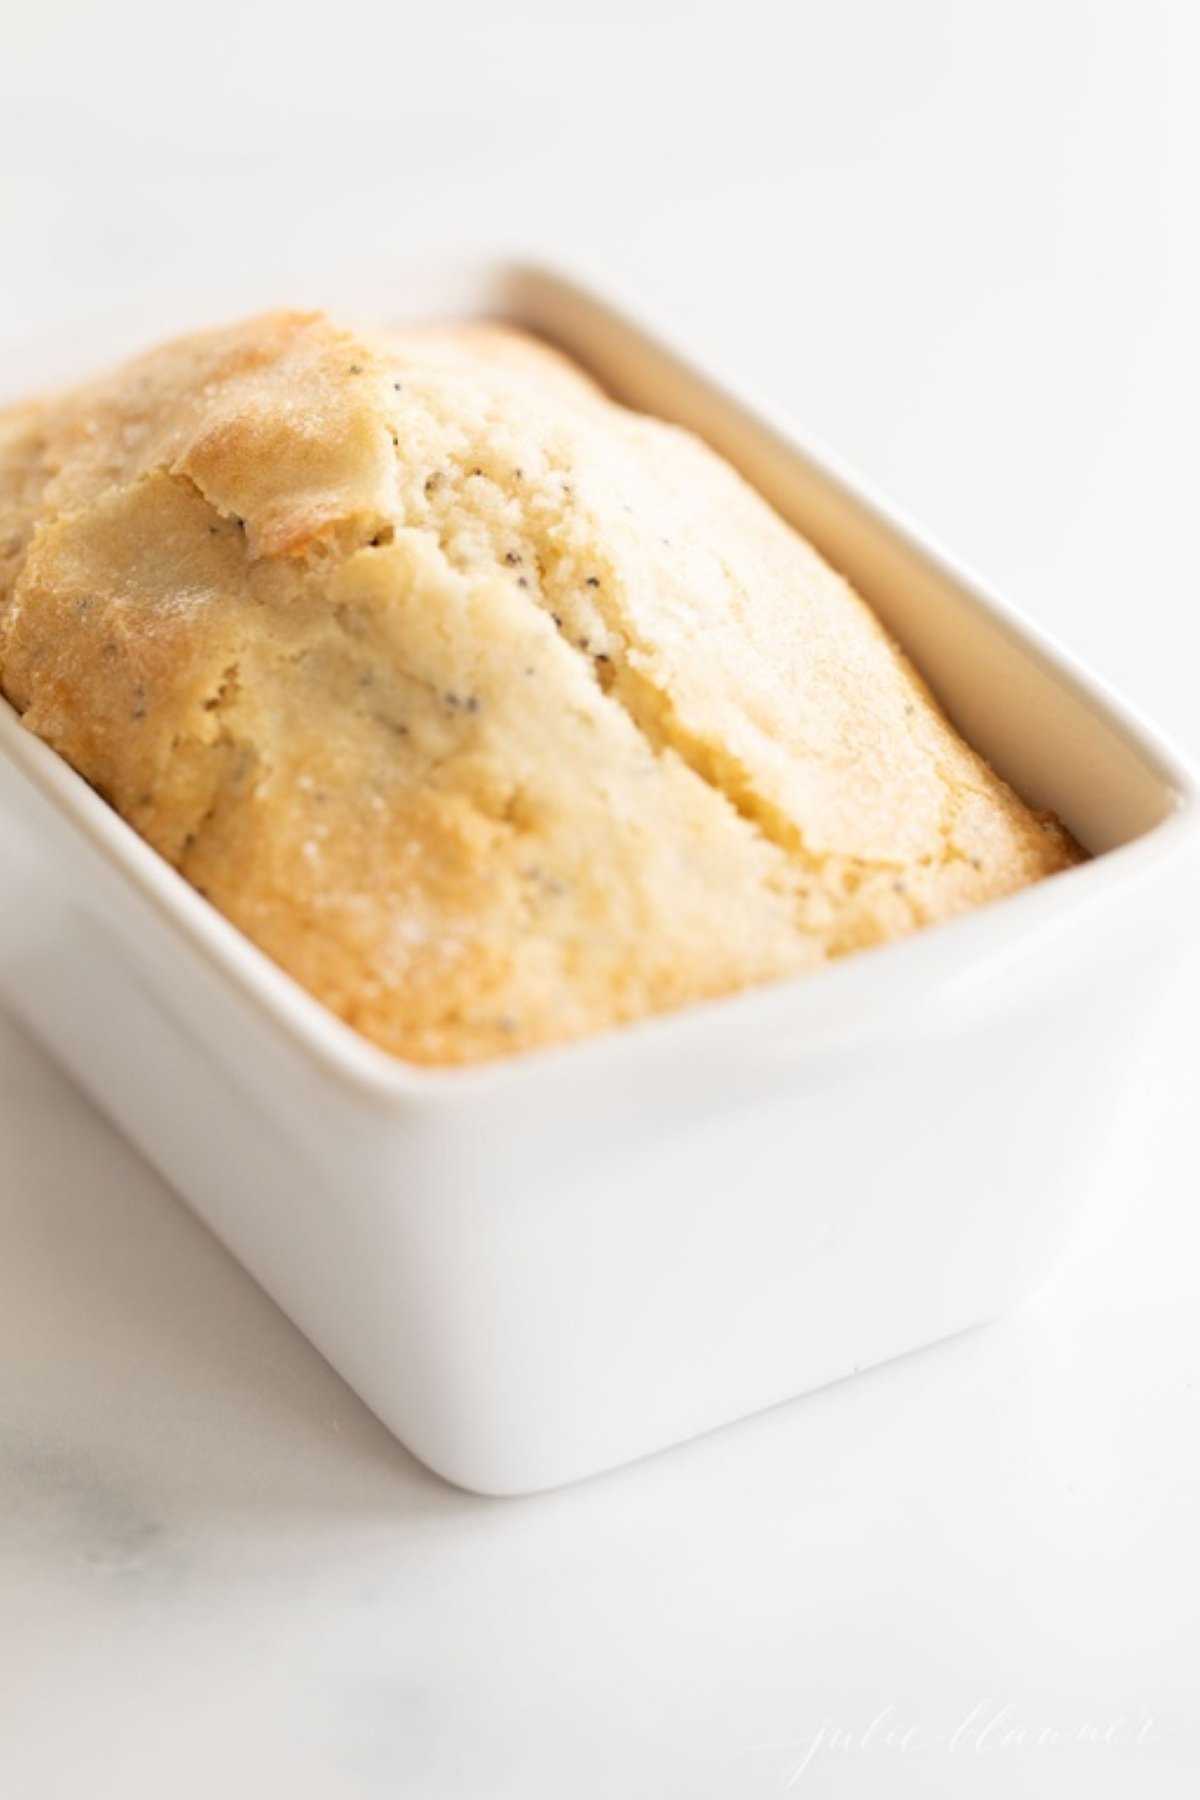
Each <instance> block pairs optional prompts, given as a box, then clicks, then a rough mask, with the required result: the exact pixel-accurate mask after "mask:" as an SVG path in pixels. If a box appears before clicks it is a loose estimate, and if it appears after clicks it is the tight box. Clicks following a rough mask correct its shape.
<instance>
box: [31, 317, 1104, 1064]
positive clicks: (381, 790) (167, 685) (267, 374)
mask: <svg viewBox="0 0 1200 1800" xmlns="http://www.w3.org/2000/svg"><path fill="white" fill-rule="evenodd" d="M0 686H2V688H3V691H4V693H5V694H6V695H7V696H8V697H9V698H10V699H11V700H12V702H13V704H14V705H15V706H16V707H17V708H18V710H19V711H20V712H21V713H22V714H23V716H24V719H25V723H26V724H27V725H28V726H29V728H30V729H31V730H34V731H36V732H38V733H39V735H41V736H42V737H44V738H45V739H46V740H47V741H48V742H50V743H52V744H54V745H55V746H56V747H57V748H58V749H59V750H60V751H61V753H62V754H63V755H64V756H66V757H67V758H68V759H69V760H70V761H71V762H72V763H73V764H74V765H75V766H76V767H77V768H78V769H79V770H81V772H82V773H83V774H84V775H85V776H86V777H87V778H88V780H89V781H91V782H93V783H94V784H95V786H96V787H97V788H99V790H100V791H101V792H102V793H104V794H105V795H106V796H107V797H108V798H109V799H110V800H111V802H112V804H113V805H114V806H115V807H116V808H117V810H118V811H120V812H121V813H122V814H123V815H124V816H125V817H126V818H128V819H129V820H130V821H131V823H132V824H134V825H135V826H136V827H137V829H138V830H139V831H141V832H142V833H143V834H144V835H145V836H146V837H147V838H148V839H149V841H150V842H151V843H153V844H155V845H156V846H157V848H158V849H159V850H161V851H162V853H163V854H164V855H165V856H166V857H168V858H169V859H170V860H171V861H172V862H173V863H174V864H175V865H176V866H177V867H178V868H180V869H181V870H182V872H183V873H184V874H185V875H186V876H187V877H188V879H189V880H191V881H193V882H194V883H195V884H196V885H197V886H198V887H199V888H201V890H202V891H204V892H205V893H207V894H209V895H210V896H211V898H212V900H213V901H214V903H215V904H216V905H217V906H218V907H220V909H221V910H222V911H223V912H225V913H226V914H227V915H228V916H229V917H230V918H231V919H233V920H234V921H235V922H236V923H237V924H238V925H239V926H240V927H241V928H242V929H243V930H245V931H246V932H247V933H248V934H249V936H250V937H252V938H253V939H254V940H255V941H256V942H257V943H258V944H260V945H261V946H262V948H263V949H265V950H266V951H267V952H268V953H269V954H270V955H272V956H273V957H275V958H276V960H277V961H279V962H280V963H281V964H282V965H283V966H284V967H285V968H287V969H288V970H290V971H291V972H292V973H293V974H294V975H295V976H296V977H297V978H298V979H299V980H300V981H302V982H303V983H304V984H305V985H306V986H308V987H309V988H310V989H311V990H312V991H313V992H314V993H315V994H316V995H318V996H319V997H320V998H321V999H322V1000H324V1001H325V1002H326V1003H327V1004H328V1005H329V1006H331V1007H332V1008H333V1010H334V1011H336V1012H338V1013H339V1014H341V1016H342V1017H343V1018H345V1019H346V1020H348V1021H349V1022H350V1023H351V1024H352V1025H355V1026H356V1027H358V1029H360V1030H361V1031H362V1032H364V1033H365V1034H366V1035H367V1036H368V1037H370V1038H372V1039H373V1040H374V1041H375V1042H377V1043H379V1044H381V1045H382V1046H383V1047H384V1048H386V1049H388V1050H391V1051H393V1052H395V1053H397V1054H399V1055H401V1056H405V1057H407V1058H410V1059H412V1060H415V1061H420V1062H460V1061H470V1060H474V1059H478V1058H483V1057H488V1056H492V1055H497V1054H501V1053H504V1052H507V1051H512V1050H520V1049H527V1048H530V1047H533V1046H536V1045H539V1044H543V1043H548V1042H554V1041H558V1040H562V1039H567V1038H571V1037H576V1036H579V1035H581V1034H583V1033H586V1032H589V1031H593V1030H597V1029H602V1028H604V1027H606V1026H610V1025H613V1024H616V1023H618V1022H621V1021H623V1020H629V1019H634V1018H637V1017H640V1016H642V1015H644V1014H647V1013H652V1012H656V1011H660V1010H662V1009H664V1008H668V1007H672V1006H677V1005H680V1004H684V1003H686V1002H688V1001H691V1000H695V999H699V998H702V997H705V996H711V995H717V994H723V993H728V992H730V991H732V990H734V989H737V988H739V987H742V986H745V985H747V984H749V983H753V982H759V981H766V980H769V979H772V978H775V977H779V976H782V975H786V974H789V973H793V972H796V971H799V970H803V969H808V968H813V967H815V966H817V965H819V964H820V963H821V962H823V961H825V960H826V959H828V958H829V957H830V956H835V955H838V954H841V953H842V952H844V951H847V950H851V949H854V948H857V947H860V946H863V945H868V944H873V943H878V942H881V941H884V940H886V939H889V938H892V937H896V936H899V935H901V934H903V933H905V932H907V931H910V930H912V929H914V928H916V927H918V926H921V925H925V924H929V923H933V922H935V921H937V920H939V919H944V918H947V917H950V916H952V915H953V914H955V913H958V912H961V911H963V910H964V909H966V908H968V907H971V906H974V905H976V904H979V903H980V902H983V901H986V900H989V899H993V898H996V897H999V896H1000V895H1003V894H1006V893H1010V892H1012V891H1014V890H1015V889H1017V888H1020V887H1022V886H1024V885H1025V884H1026V883H1028V882H1030V881H1033V880H1036V879H1038V878H1039V877H1040V876H1043V875H1046V874H1050V873H1052V872H1054V871H1055V870H1058V869H1061V868H1064V867H1066V866H1067V865H1069V864H1070V863H1072V862H1074V861H1076V860H1078V856H1079V852H1078V851H1077V849H1076V848H1075V846H1074V845H1073V844H1072V843H1071V840H1070V839H1069V838H1068V836H1067V835H1066V833H1065V832H1064V831H1063V830H1062V829H1061V827H1059V826H1058V825H1057V824H1056V822H1055V821H1053V820H1051V819H1049V818H1047V817H1045V816H1043V815H1036V814H1033V813H1031V812H1030V811H1029V810H1028V809H1027V808H1026V807H1025V806H1024V805H1023V804H1022V803H1021V801H1020V800H1018V799H1017V798H1016V796H1015V795H1013V794H1012V793H1011V791H1010V790H1009V789H1008V788H1007V787H1006V786H1005V785H1004V783H1003V782H1001V781H1000V780H999V779H998V777H996V776H995V775H994V774H993V773H992V772H991V771H990V770H989V769H988V768H987V767H986V765H985V764H984V763H983V762H982V761H981V760H980V759H979V758H978V757H977V756H976V755H974V753H973V752H972V751H970V750H969V749H968V748H967V747H966V746H965V745H964V744H963V743H962V742H961V741H960V740H959V738H958V737H957V736H956V734H955V733H954V732H953V730H952V729H951V727H950V726H949V725H948V723H947V722H946V720H945V719H944V717H943V716H942V714H941V713H940V712H939V710H938V709H937V707H936V705H935V704H934V703H933V702H932V701H931V699H930V697H929V696H928V694H927V693H926V691H925V689H924V688H923V686H922V684H921V683H920V682H919V681H918V679H917V678H916V676H915V675H914V674H913V672H912V671H911V670H910V669H909V668H908V666H907V664H906V663H905V662H904V660H903V658H902V657H901V656H900V655H899V654H898V653H897V652H896V650H895V649H894V647H893V646H892V645H891V644H890V643H889V642H888V640H887V638H886V636H885V635H884V633H883V631H882V630H881V628H880V627H879V625H878V623H877V622H876V621H875V619H874V617H873V615H872V614H871V613H870V612H869V611H868V610H867V608H866V607H865V606H864V605H863V604H862V602H861V601H860V600H859V599H858V598H857V597H856V596H855V595H854V594H853V593H852V592H851V590H850V589H849V588H848V587H847V586H846V584H845V583H844V582H842V581H841V580H840V578H839V577H837V576H836V575H835V574H834V573H833V572H832V571H831V570H830V569H829V568H828V567H827V566H826V565H825V564H824V563H823V562H822V561H821V559H820V558H819V557H818V556H817V555H816V553H815V552H814V551H813V550H812V549H811V548H810V547H809V546H808V545H807V544H806V543H804V542H803V540H802V539H800V538H799V537H797V535H796V534H795V533H794V532H792V531H791V530H790V529H789V528H788V527H787V526H785V525H784V524H783V523H782V522H781V521H780V520H779V519H778V518H777V517H776V516H775V515H774V514H773V513H772V512H771V511H770V510H769V508H767V506H766V505H765V504H764V503H763V502H762V500H761V499H759V498H758V497H757V496H756V495H755V494H754V493H752V492H751V490H750V489H749V488H747V487H746V485H745V484H744V483H743V482H742V481H741V480H740V479H739V478H738V477H737V476H736V475H735V474H734V473H733V471H732V470H731V469H729V468H728V467H727V466H726V465H725V464H724V463H723V462H721V460H720V459H719V458H717V457H715V456H714V455H713V454H712V453H711V452H710V451H708V450H707V449H705V448H704V447H703V446H702V445H700V444H699V443H697V442H696V441H695V440H694V439H692V438H690V437H688V436H687V435H686V434H685V433H682V432H680V431H677V430H675V429H673V428H671V427H669V426H666V425H663V424H661V423H659V422H657V421H654V420H650V419H646V418H643V417H641V416H639V415H637V414H633V413H629V412H627V411H625V410H624V409H622V408H619V407H617V406H615V405H614V404H613V403H612V402H610V401H609V400H608V399H607V398H606V397H605V396H604V395H603V394H601V393H600V391H599V390H598V389H597V388H596V387H595V386H594V385H593V384H592V383H591V382H590V380H588V378H587V377H585V376H584V375H583V374H582V372H581V371H578V370H577V369H575V368H574V367H573V366H572V365H571V364H569V363H568V362H566V360H565V359H563V358H561V357H559V356H558V355H557V354H556V353H554V352H552V351H549V350H548V349H546V348H545V347H544V346H540V345H537V344H535V343H533V342H532V340H530V339H528V338H524V337H522V336H520V335H519V334H516V333H512V332H508V331H506V330H504V329H503V328H501V327H457V328H447V329H445V330H440V331H428V332H406V333H401V334H396V335H394V336H390V337H387V338H383V337H365V336H363V335H361V334H355V333H353V332H350V331H346V330H343V329H340V328H338V327H336V326H334V325H332V324H331V323H330V322H329V321H328V320H326V319H325V318H324V317H322V316H321V315H316V314H303V313H281V314H274V315H270V316H268V317H266V318H263V319H257V320H252V321H250V322H249V323H247V324H243V325H238V326H235V327H232V328H230V329H228V330H225V331H218V332H211V333H207V334H204V335H202V336H199V337H194V338H190V339H186V340H183V341H182V342H180V343H177V344H172V345H167V346H166V347H164V348H163V349H160V350H157V351H154V352H152V353H151V354H150V355H148V356H146V357H143V358H142V359H141V360H140V361H138V362H136V363H134V364H131V365H130V366H128V367H127V368H125V369H122V370H119V371H117V372H116V373H115V374H114V375H112V376H110V377H108V378H106V379H103V380H101V381H98V382H96V383H94V384H92V385H91V386H89V387H86V388H82V389H79V390H77V391H76V392H74V393H72V394H69V395H67V396H65V397H63V398H61V399H52V400H49V401H46V402H45V403H43V404H40V405H37V406H29V407H24V408H22V409H20V410H19V411H17V412H14V413H10V414H9V415H7V416H6V417H5V418H4V419H2V420H0Z"/></svg>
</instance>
